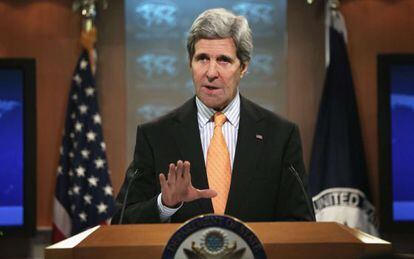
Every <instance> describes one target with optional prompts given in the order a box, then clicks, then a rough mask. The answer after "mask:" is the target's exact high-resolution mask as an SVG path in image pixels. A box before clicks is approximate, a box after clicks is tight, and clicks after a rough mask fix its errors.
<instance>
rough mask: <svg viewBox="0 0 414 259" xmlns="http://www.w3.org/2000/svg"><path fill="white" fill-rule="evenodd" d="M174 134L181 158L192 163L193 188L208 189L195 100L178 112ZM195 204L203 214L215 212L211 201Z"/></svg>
mask: <svg viewBox="0 0 414 259" xmlns="http://www.w3.org/2000/svg"><path fill="white" fill-rule="evenodd" d="M173 134H174V138H175V141H176V143H177V146H178V147H179V150H180V153H181V157H182V158H183V159H185V160H188V161H190V163H191V181H192V184H193V186H194V187H195V188H197V189H207V188H208V180H207V173H206V167H205V162H204V155H203V150H202V146H201V140H200V130H199V128H198V120H197V107H196V104H195V99H194V98H192V99H190V100H189V101H187V102H186V103H185V104H184V105H183V106H182V107H181V108H180V109H178V110H177V113H176V116H175V123H174V129H173ZM195 202H196V203H198V205H199V206H200V209H201V213H212V212H213V205H212V203H211V199H199V200H197V201H195ZM199 214H200V213H199Z"/></svg>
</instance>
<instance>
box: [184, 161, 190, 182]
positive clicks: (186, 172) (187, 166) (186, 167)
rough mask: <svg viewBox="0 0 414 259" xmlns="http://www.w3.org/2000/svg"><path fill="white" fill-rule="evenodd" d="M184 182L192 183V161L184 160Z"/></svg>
mask: <svg viewBox="0 0 414 259" xmlns="http://www.w3.org/2000/svg"><path fill="white" fill-rule="evenodd" d="M183 178H184V182H185V183H186V184H189V183H191V174H190V162H188V161H185V162H184V173H183Z"/></svg>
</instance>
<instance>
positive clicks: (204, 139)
mask: <svg viewBox="0 0 414 259" xmlns="http://www.w3.org/2000/svg"><path fill="white" fill-rule="evenodd" d="M196 105H197V119H198V128H199V130H200V139H201V146H202V148H203V155H204V162H206V161H207V151H208V146H209V145H210V140H211V138H212V137H213V132H214V120H213V115H214V113H216V111H215V110H214V109H211V108H209V107H207V106H206V105H205V104H204V103H203V102H201V100H200V99H198V97H196ZM221 112H222V113H224V115H226V118H227V121H226V122H225V123H224V124H223V126H222V130H223V135H224V139H225V140H226V144H227V148H228V150H229V154H230V164H231V168H232V169H233V162H234V155H235V153H236V144H237V136H238V132H239V122H240V95H239V92H237V94H236V97H235V98H234V99H233V100H232V101H231V102H230V103H229V105H227V107H226V108H224V110H222V111H221ZM157 204H158V210H159V212H160V218H161V221H162V222H166V221H168V220H169V219H170V217H171V216H172V215H174V213H175V212H176V211H177V210H179V209H180V208H181V206H182V204H181V205H180V206H179V207H178V208H169V207H167V206H164V205H163V204H162V201H161V193H160V194H159V195H158V198H157Z"/></svg>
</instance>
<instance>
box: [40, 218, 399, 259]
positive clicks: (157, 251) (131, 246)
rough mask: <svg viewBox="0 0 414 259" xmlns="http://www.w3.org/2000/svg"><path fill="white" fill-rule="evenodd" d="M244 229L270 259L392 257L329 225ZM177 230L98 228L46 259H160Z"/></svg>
mask: <svg viewBox="0 0 414 259" xmlns="http://www.w3.org/2000/svg"><path fill="white" fill-rule="evenodd" d="M247 225H248V226H249V227H250V228H251V229H252V230H253V232H255V233H256V235H257V236H258V238H259V239H260V240H261V242H262V243H263V246H264V248H265V251H266V254H267V255H268V257H269V258H271V257H272V256H271V255H275V254H278V255H281V254H283V255H284V256H285V257H286V256H289V258H301V256H300V255H303V256H304V257H305V256H306V257H309V255H312V257H318V258H332V256H333V255H336V254H337V255H338V256H339V258H341V257H342V258H358V257H359V256H361V255H365V254H375V253H383V252H390V251H391V244H390V243H389V242H386V241H384V240H382V239H379V238H377V237H374V236H371V235H368V234H366V233H364V232H362V231H359V230H356V229H351V228H349V227H346V226H344V225H341V224H338V223H333V222H318V223H315V222H260V223H247ZM180 226H181V224H139V225H114V226H97V227H95V228H93V229H89V230H86V231H85V232H82V233H80V234H78V235H77V236H74V237H71V238H69V239H67V240H64V241H62V242H59V243H56V244H54V245H52V246H49V247H47V248H46V250H45V258H46V259H50V258H86V257H91V258H92V257H98V256H99V257H101V258H113V257H118V258H132V257H133V258H160V257H161V254H162V251H163V249H164V246H165V245H166V243H167V242H168V240H169V238H170V237H171V236H172V235H173V233H174V232H175V231H176V230H177V229H178V228H179V227H180ZM70 244H72V245H70ZM327 248H328V249H327ZM338 256H335V257H338Z"/></svg>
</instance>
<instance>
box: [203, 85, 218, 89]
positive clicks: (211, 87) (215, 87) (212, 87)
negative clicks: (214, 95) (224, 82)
mask: <svg viewBox="0 0 414 259" xmlns="http://www.w3.org/2000/svg"><path fill="white" fill-rule="evenodd" d="M204 87H205V88H207V89H208V90H216V89H219V87H217V86H214V85H204Z"/></svg>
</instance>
